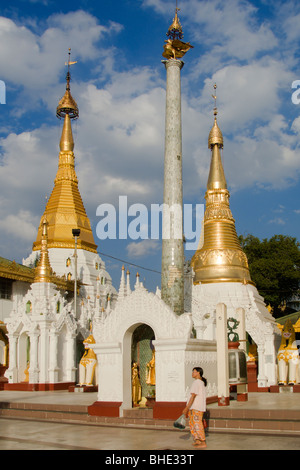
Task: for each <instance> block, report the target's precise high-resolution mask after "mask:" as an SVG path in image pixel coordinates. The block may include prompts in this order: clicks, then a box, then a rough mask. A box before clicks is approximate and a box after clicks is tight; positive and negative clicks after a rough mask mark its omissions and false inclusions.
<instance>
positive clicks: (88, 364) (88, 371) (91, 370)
mask: <svg viewBox="0 0 300 470" xmlns="http://www.w3.org/2000/svg"><path fill="white" fill-rule="evenodd" d="M83 344H84V347H85V352H84V354H83V356H82V358H81V360H80V362H79V385H87V386H92V385H94V383H93V381H94V378H95V370H96V366H97V356H96V354H95V352H94V351H93V349H91V348H90V344H95V339H94V337H93V335H92V334H90V335H89V336H88V337H87V338H86V339H85V340H84V341H83Z"/></svg>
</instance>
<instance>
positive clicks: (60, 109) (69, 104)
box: [56, 47, 79, 119]
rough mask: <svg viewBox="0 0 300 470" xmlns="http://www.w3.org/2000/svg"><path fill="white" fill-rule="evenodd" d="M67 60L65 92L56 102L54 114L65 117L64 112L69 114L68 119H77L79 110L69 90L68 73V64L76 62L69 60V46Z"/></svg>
mask: <svg viewBox="0 0 300 470" xmlns="http://www.w3.org/2000/svg"><path fill="white" fill-rule="evenodd" d="M68 56H69V57H68V61H67V62H65V65H67V66H68V71H67V75H66V81H67V85H66V92H65V94H64V96H63V97H62V99H61V100H60V102H59V103H58V106H57V108H56V116H57V117H58V118H59V119H60V118H62V117H65V115H66V114H68V115H69V117H70V119H77V118H78V116H79V111H78V107H77V103H76V101H75V100H74V98H73V97H72V95H71V92H70V81H71V74H70V65H73V64H77V60H76V61H71V60H70V58H71V48H70V47H69V52H68Z"/></svg>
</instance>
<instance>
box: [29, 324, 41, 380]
mask: <svg viewBox="0 0 300 470" xmlns="http://www.w3.org/2000/svg"><path fill="white" fill-rule="evenodd" d="M38 341H39V335H38V332H37V331H34V332H33V333H31V334H30V360H29V364H30V367H29V383H33V384H34V383H39V365H38Z"/></svg>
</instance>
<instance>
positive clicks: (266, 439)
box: [0, 391, 300, 453]
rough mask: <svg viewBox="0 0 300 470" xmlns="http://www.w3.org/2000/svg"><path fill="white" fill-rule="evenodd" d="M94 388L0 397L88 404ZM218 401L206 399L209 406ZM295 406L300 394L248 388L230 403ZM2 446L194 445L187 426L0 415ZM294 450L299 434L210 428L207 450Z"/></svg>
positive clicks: (106, 447)
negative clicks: (170, 427)
mask: <svg viewBox="0 0 300 470" xmlns="http://www.w3.org/2000/svg"><path fill="white" fill-rule="evenodd" d="M96 399H97V394H96V393H95V394H93V393H91V394H89V393H85V394H82V393H81V394H78V393H68V392H11V391H1V392H0V401H1V402H5V401H7V402H22V403H24V402H27V403H43V404H45V403H49V404H73V405H74V404H76V405H79V404H81V405H90V404H92V403H94V401H96ZM216 407H217V405H216V404H214V405H209V408H210V409H214V408H216ZM243 407H244V408H247V409H253V410H255V409H287V410H300V394H298V393H297V394H270V393H263V394H250V395H249V401H248V402H245V403H243V402H236V401H233V402H231V404H230V407H226V408H227V409H229V408H232V409H234V408H240V409H242V408H243ZM0 449H1V450H8V449H10V450H17V449H20V450H21V449H26V450H92V449H93V450H104V451H113V450H120V451H121V450H133V451H134V450H148V451H151V450H153V451H154V450H155V451H160V450H161V451H162V450H164V451H168V450H170V451H171V450H172V451H175V450H178V451H188V452H192V453H194V452H197V453H199V452H201V451H199V450H198V451H195V450H194V448H193V446H192V440H191V438H190V435H189V432H188V431H186V430H184V431H177V430H149V429H132V428H117V427H102V426H89V425H87V424H69V423H68V424H66V423H59V422H58V423H57V422H45V421H29V420H21V419H7V418H0ZM254 449H255V450H299V449H300V437H282V436H268V435H264V436H263V437H262V436H259V435H250V434H248V433H240V434H230V433H217V432H209V433H208V436H207V450H254Z"/></svg>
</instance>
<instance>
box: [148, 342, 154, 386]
mask: <svg viewBox="0 0 300 470" xmlns="http://www.w3.org/2000/svg"><path fill="white" fill-rule="evenodd" d="M146 384H147V385H155V349H153V351H152V358H151V361H149V362H148V364H147V377H146Z"/></svg>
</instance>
